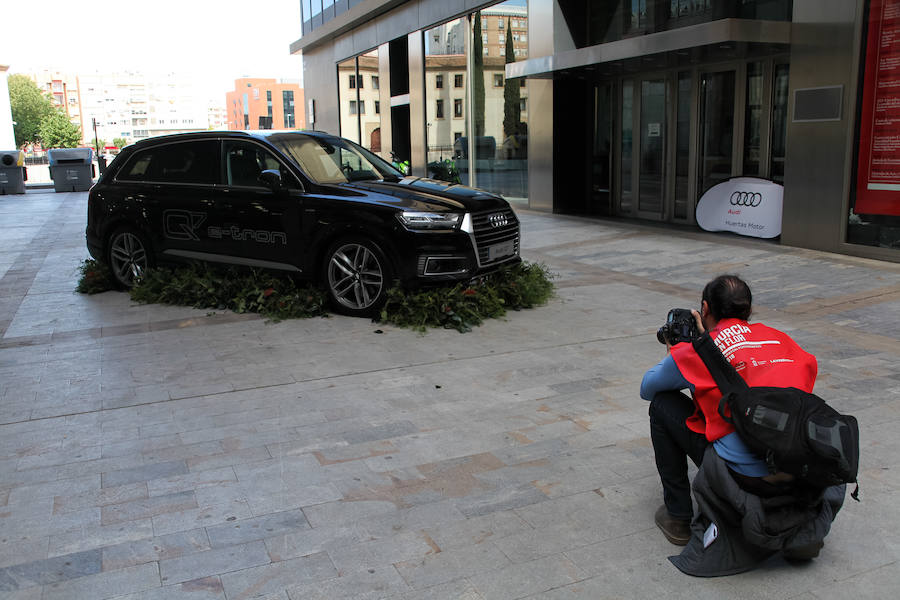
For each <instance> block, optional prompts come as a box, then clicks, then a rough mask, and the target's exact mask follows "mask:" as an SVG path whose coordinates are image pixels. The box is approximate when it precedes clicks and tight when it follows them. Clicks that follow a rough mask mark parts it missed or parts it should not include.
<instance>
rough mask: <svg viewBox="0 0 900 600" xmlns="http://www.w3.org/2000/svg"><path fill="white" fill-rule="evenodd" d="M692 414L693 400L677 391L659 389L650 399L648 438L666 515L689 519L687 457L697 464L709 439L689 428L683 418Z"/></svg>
mask: <svg viewBox="0 0 900 600" xmlns="http://www.w3.org/2000/svg"><path fill="white" fill-rule="evenodd" d="M692 414H694V401H693V400H691V398H690V397H688V396H686V395H685V394H683V393H681V392H677V391H671V392H660V393H658V394H656V396H654V397H653V400H652V401H651V402H650V441H652V442H653V452H654V453H655V454H656V470H657V471H659V478H660V480H661V481H662V486H663V500H664V501H665V503H666V509H667V510H668V511H669V516H671V517H673V518H675V519H691V518H692V517H693V514H694V508H693V504H692V503H691V482H690V480H689V479H688V465H687V459H688V457H690V459H691V460H692V461H694V464H695V465H697V466H698V467H699V466H700V463H701V462H702V461H703V453H704V452H705V451H706V446H708V445H709V442H708V441H707V440H706V436H704V435H702V434H699V433H695V432H693V431H691V430H690V429H688V427H687V425H686V424H685V420H686V419H687V418H688V417H690V416H691V415H692Z"/></svg>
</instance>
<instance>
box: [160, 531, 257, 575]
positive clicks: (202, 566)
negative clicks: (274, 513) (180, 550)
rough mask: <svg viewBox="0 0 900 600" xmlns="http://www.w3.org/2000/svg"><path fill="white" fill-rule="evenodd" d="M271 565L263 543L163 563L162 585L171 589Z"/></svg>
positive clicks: (200, 553)
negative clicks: (212, 576) (185, 582)
mask: <svg viewBox="0 0 900 600" xmlns="http://www.w3.org/2000/svg"><path fill="white" fill-rule="evenodd" d="M269 562H270V561H269V554H268V553H267V552H266V545H265V544H264V543H263V542H262V540H259V541H255V542H250V543H248V544H239V545H235V546H226V547H224V548H213V549H210V550H204V551H201V552H195V553H192V554H187V555H184V556H181V557H179V558H168V559H163V560H160V561H159V574H160V580H161V581H162V583H163V584H164V585H169V584H173V583H180V582H184V581H191V580H193V579H200V578H201V577H208V576H211V575H216V574H219V573H230V572H232V571H239V570H242V569H248V568H250V567H258V566H260V565H265V564H269Z"/></svg>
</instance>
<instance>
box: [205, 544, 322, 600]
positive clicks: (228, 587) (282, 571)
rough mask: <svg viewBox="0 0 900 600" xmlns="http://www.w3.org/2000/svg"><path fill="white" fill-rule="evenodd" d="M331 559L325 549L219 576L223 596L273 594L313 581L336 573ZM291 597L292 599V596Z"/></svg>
mask: <svg viewBox="0 0 900 600" xmlns="http://www.w3.org/2000/svg"><path fill="white" fill-rule="evenodd" d="M337 574H338V573H337V571H336V570H335V568H334V565H333V564H331V559H329V558H328V555H327V554H325V553H324V552H320V553H318V554H311V555H309V556H303V557H300V558H294V559H291V560H286V561H283V562H275V563H271V564H267V565H263V566H261V567H253V568H250V569H242V570H240V571H233V572H231V573H225V574H223V575H221V576H220V578H221V580H222V584H223V586H224V587H225V595H226V597H227V598H229V600H231V599H233V598H255V597H257V596H266V595H268V594H273V595H275V596H276V597H277V596H278V594H279V593H282V592H283V590H286V589H287V588H289V587H292V586H298V585H302V584H304V583H306V582H316V581H322V580H327V579H331V578H334V577H336V576H337ZM292 600H293V599H292Z"/></svg>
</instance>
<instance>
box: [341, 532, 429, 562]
mask: <svg viewBox="0 0 900 600" xmlns="http://www.w3.org/2000/svg"><path fill="white" fill-rule="evenodd" d="M440 551H441V549H440V547H439V546H438V545H437V544H436V543H435V542H434V540H432V539H431V537H430V536H429V535H428V534H427V533H425V532H423V531H410V532H405V533H400V534H397V535H393V536H388V537H384V538H381V539H377V540H365V541H363V542H360V543H358V544H353V545H348V546H341V547H338V548H334V549H331V550H329V551H328V556H330V557H331V561H332V562H333V563H334V566H335V568H337V570H338V571H339V572H345V571H351V570H354V569H362V568H366V569H368V568H375V567H385V566H388V565H392V564H394V563H398V562H413V561H416V560H417V559H419V558H425V557H427V556H429V555H432V554H435V553H438V552H440Z"/></svg>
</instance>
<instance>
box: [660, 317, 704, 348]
mask: <svg viewBox="0 0 900 600" xmlns="http://www.w3.org/2000/svg"><path fill="white" fill-rule="evenodd" d="M698 337H700V332H699V331H697V322H696V321H695V320H694V315H692V314H691V311H690V310H689V309H687V308H673V309H672V310H670V311H669V316H668V317H666V324H665V325H663V326H662V327H660V328H659V329H658V330H657V331H656V339H657V340H659V343H660V344H665V343H666V342H669V345H671V346H674V345H675V344H678V343H680V342H692V341H694V340H695V339H697V338H698Z"/></svg>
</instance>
